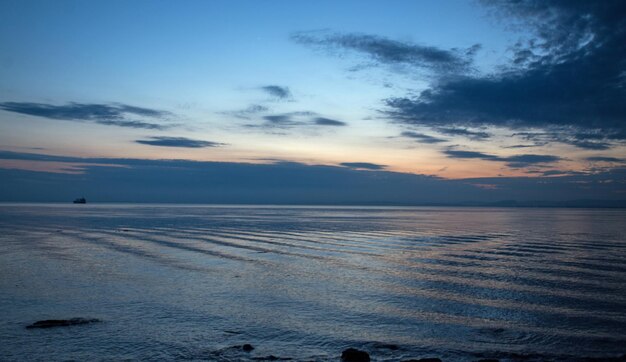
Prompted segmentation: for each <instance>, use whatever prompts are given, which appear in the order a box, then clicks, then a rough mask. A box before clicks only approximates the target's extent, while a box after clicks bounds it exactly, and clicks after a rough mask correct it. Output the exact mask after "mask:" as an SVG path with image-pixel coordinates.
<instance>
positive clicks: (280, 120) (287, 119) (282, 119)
mask: <svg viewBox="0 0 626 362" xmlns="http://www.w3.org/2000/svg"><path fill="white" fill-rule="evenodd" d="M263 119H264V120H266V121H268V122H270V123H272V124H293V121H292V119H291V115H289V114H277V115H271V116H265V117H263Z"/></svg>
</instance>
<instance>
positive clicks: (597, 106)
mask: <svg viewBox="0 0 626 362" xmlns="http://www.w3.org/2000/svg"><path fill="white" fill-rule="evenodd" d="M485 3H487V4H488V5H489V6H491V7H492V8H495V9H496V10H497V12H498V13H499V15H501V16H502V18H503V19H505V20H506V21H516V22H517V24H518V25H522V26H525V27H527V29H530V30H531V34H533V35H532V38H530V39H527V40H526V41H522V42H520V43H518V44H516V45H515V46H514V49H513V50H514V59H513V60H512V62H511V64H509V66H508V67H507V68H506V69H504V70H503V71H502V72H500V73H496V74H489V75H485V76H458V77H455V78H450V77H448V78H445V79H444V78H442V79H439V80H438V81H437V82H434V83H433V85H432V86H431V88H430V89H427V90H425V91H423V92H421V93H420V94H419V96H417V97H410V96H409V97H396V98H390V99H387V100H386V105H387V106H388V109H387V110H386V113H387V115H388V116H389V117H391V118H392V119H394V120H395V121H396V122H400V123H404V124H408V125H419V126H430V127H433V128H440V127H451V126H453V127H481V126H499V127H507V128H511V129H523V128H528V129H530V128H532V129H543V130H546V131H548V132H552V133H557V134H560V136H559V137H556V138H549V139H548V141H549V142H555V141H556V142H564V143H569V144H571V145H574V146H576V147H580V148H585V149H596V150H597V149H606V148H609V147H611V146H612V143H611V142H612V141H618V142H623V141H625V140H626V102H625V101H624V99H626V45H625V44H626V17H625V16H624V14H626V2H624V1H621V0H606V1H570V0H561V1H559V0H553V1H550V0H536V1H535V0H526V1H518V0H511V1H506V0H505V1H485ZM581 134H583V135H584V134H597V135H602V137H601V138H597V139H583V138H584V136H583V137H582V138H581V136H580V135H581Z"/></svg>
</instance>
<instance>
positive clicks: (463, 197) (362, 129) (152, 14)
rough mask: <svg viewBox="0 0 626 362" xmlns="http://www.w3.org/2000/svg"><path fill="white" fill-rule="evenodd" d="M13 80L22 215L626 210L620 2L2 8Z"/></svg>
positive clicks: (4, 162) (3, 47)
mask: <svg viewBox="0 0 626 362" xmlns="http://www.w3.org/2000/svg"><path fill="white" fill-rule="evenodd" d="M0 80H1V81H0V186H3V187H1V188H0V201H65V200H67V198H71V197H73V196H74V197H78V196H79V195H76V194H77V193H80V194H81V195H83V194H84V196H86V197H87V198H88V199H90V200H96V201H116V202H124V201H128V202H220V203H228V202H237V203H245V202H251V203H257V202H259V203H273V202H276V203H411V204H419V203H438V202H439V203H461V202H480V201H485V202H499V201H502V200H517V201H521V202H531V201H532V202H535V201H537V202H539V201H541V202H565V201H568V200H582V199H586V200H603V201H605V202H607V203H614V202H620V200H621V201H623V200H626V178H625V177H624V175H625V174H626V173H625V170H626V168H625V164H626V142H625V141H626V3H624V2H623V1H619V0H617V1H612V0H605V1H597V2H595V1H593V2H592V1H577V0H563V1H559V0H552V1H533V0H525V1H524V0H523V1H504V0H503V1H491V0H485V1H463V0H454V1H452V0H450V1H394V0H391V1H309V2H305V1H278V0H276V1H217V0H216V1H185V2H176V1H132V2H129V1H88V2H87V1H66V0H58V1H31V0H20V1H17V0H0Z"/></svg>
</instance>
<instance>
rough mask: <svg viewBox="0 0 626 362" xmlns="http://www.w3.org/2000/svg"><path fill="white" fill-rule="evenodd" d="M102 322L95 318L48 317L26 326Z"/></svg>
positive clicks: (63, 325) (42, 326) (47, 326)
mask: <svg viewBox="0 0 626 362" xmlns="http://www.w3.org/2000/svg"><path fill="white" fill-rule="evenodd" d="M96 322H100V320H99V319H95V318H91V319H88V318H72V319H46V320H43V321H37V322H35V323H33V324H31V325H28V326H26V328H29V329H30V328H52V327H67V326H75V325H78V324H89V323H96Z"/></svg>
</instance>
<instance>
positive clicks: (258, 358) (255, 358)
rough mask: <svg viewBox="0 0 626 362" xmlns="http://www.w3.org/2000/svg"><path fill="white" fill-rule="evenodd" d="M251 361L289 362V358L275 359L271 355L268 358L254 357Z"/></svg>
mask: <svg viewBox="0 0 626 362" xmlns="http://www.w3.org/2000/svg"><path fill="white" fill-rule="evenodd" d="M253 360H255V361H289V360H291V358H290V357H276V356H274V355H273V354H270V355H269V356H265V357H254V358H253Z"/></svg>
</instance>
